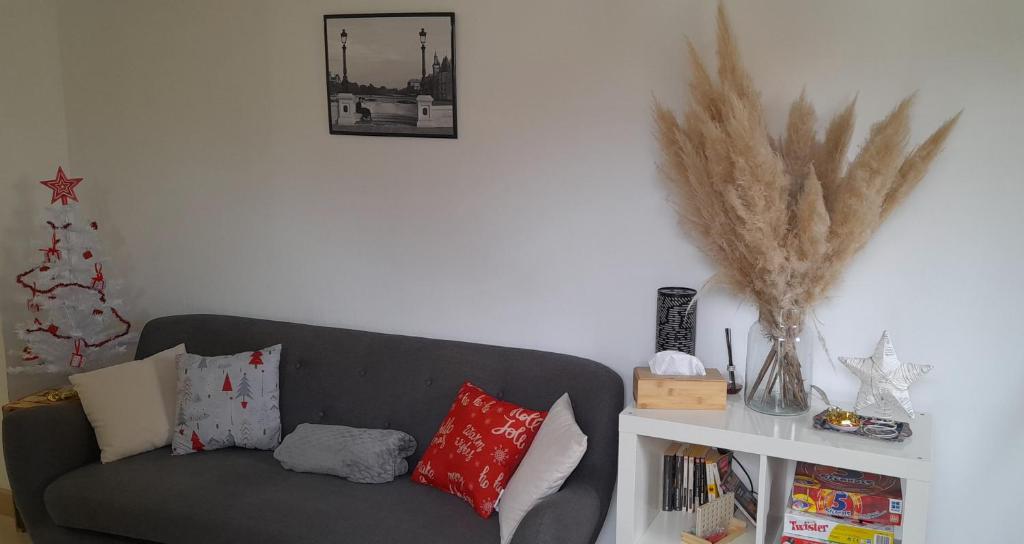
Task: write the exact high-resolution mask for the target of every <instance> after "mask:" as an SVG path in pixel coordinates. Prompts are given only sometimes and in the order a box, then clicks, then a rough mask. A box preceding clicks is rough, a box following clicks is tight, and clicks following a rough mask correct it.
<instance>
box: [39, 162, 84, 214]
mask: <svg viewBox="0 0 1024 544" xmlns="http://www.w3.org/2000/svg"><path fill="white" fill-rule="evenodd" d="M82 179H83V178H69V177H67V176H65V175H64V169H63V168H61V167H60V166H58V167H57V177H55V178H53V179H47V180H43V181H40V182H39V183H42V184H43V185H45V186H46V187H47V188H49V189H50V190H51V191H53V196H52V197H51V198H50V204H53V203H54V202H57V201H58V200H59V201H60V203H61V204H62V205H64V206H67V205H68V199H69V198H70V199H71V200H74V201H75V202H78V195H76V194H75V187H76V186H78V184H79V183H82Z"/></svg>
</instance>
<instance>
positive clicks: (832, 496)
mask: <svg viewBox="0 0 1024 544" xmlns="http://www.w3.org/2000/svg"><path fill="white" fill-rule="evenodd" d="M790 495H791V496H790V501H789V508H788V509H787V511H786V516H785V521H784V522H783V523H784V525H783V533H782V543H783V544H821V543H829V544H894V543H895V542H897V541H898V539H899V537H900V524H901V523H902V522H903V491H902V488H901V486H900V480H899V478H893V477H891V476H882V475H879V474H872V473H870V472H859V471H855V470H845V469H841V468H836V467H829V466H825V465H816V464H812V463H797V466H796V474H794V476H793V490H792V493H791V494H790Z"/></svg>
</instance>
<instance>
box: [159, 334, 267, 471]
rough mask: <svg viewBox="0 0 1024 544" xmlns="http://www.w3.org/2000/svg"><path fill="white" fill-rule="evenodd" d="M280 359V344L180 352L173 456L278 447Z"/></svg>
mask: <svg viewBox="0 0 1024 544" xmlns="http://www.w3.org/2000/svg"><path fill="white" fill-rule="evenodd" d="M280 361H281V346H280V345H276V346H272V347H269V348H265V349H261V350H257V351H246V352H243V353H238V354H235V355H225V356H221V357H203V356H200V355H193V354H188V353H186V354H184V355H179V356H178V414H177V419H176V421H175V431H174V440H173V442H172V444H171V445H172V452H173V453H174V455H183V454H186V453H194V452H197V451H205V450H216V449H220V448H230V447H232V446H238V447H240V448H249V449H257V450H271V449H274V448H276V447H277V445H278V444H279V443H280V442H281V410H280V409H279V408H278V406H279V399H280V389H279V388H278V368H279V366H280Z"/></svg>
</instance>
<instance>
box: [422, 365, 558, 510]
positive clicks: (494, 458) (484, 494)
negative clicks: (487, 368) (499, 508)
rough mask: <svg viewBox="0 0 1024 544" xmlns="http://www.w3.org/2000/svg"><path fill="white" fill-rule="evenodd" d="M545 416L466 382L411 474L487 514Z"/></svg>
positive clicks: (524, 453)
mask: <svg viewBox="0 0 1024 544" xmlns="http://www.w3.org/2000/svg"><path fill="white" fill-rule="evenodd" d="M546 416H547V412H538V411H536V410H529V409H527V408H523V407H522V406H518V405H515V404H512V403H511V402H505V401H501V400H498V399H496V398H494V397H492V396H490V395H488V394H487V393H485V392H484V390H483V389H480V388H479V387H477V386H475V385H473V384H471V383H469V382H466V383H464V384H462V388H460V389H459V394H458V395H456V396H455V402H453V403H452V407H451V410H449V411H448V416H447V417H445V419H444V421H443V422H442V423H441V428H440V429H438V430H437V434H435V435H434V438H433V439H432V440H431V441H430V447H429V448H427V451H426V452H425V453H424V454H423V458H422V459H420V463H419V464H418V465H416V470H415V471H414V472H413V475H412V479H413V480H414V481H416V482H419V483H421V484H426V485H432V486H434V487H436V488H438V489H440V490H441V491H444V492H445V493H451V494H452V495H455V496H456V497H459V498H461V499H462V500H464V501H466V502H468V503H469V504H471V505H472V506H473V509H474V510H476V513H477V514H479V515H480V517H482V518H488V517H490V515H491V512H493V511H494V503H496V502H498V496H499V495H500V494H501V491H502V490H503V489H505V485H506V484H508V481H509V480H510V479H511V478H512V474H513V473H514V472H515V471H516V468H517V467H519V462H520V461H522V460H523V456H524V455H526V450H528V449H529V448H530V444H532V443H533V438H534V437H535V436H536V435H537V431H538V430H539V429H540V424H541V423H542V422H543V421H544V418H545V417H546Z"/></svg>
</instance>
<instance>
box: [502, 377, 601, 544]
mask: <svg viewBox="0 0 1024 544" xmlns="http://www.w3.org/2000/svg"><path fill="white" fill-rule="evenodd" d="M586 452H587V435H585V434H583V431H581V430H580V427H579V425H576V416H575V415H573V412H572V402H571V401H570V400H569V394H568V393H566V394H564V395H562V396H561V398H559V399H558V400H556V401H555V403H554V404H552V405H551V409H550V410H548V416H547V418H546V419H544V423H542V424H541V426H540V430H539V431H537V437H536V438H534V439H533V444H531V445H530V449H529V450H528V451H527V452H526V456H525V457H523V462H522V463H520V465H519V468H518V469H516V472H515V474H514V475H513V476H512V479H511V480H509V482H508V486H507V487H506V488H505V491H504V492H503V493H502V494H501V499H500V501H499V502H498V522H499V524H500V525H501V544H508V543H509V542H510V541H511V540H512V535H514V534H515V532H516V528H517V527H519V522H521V521H523V518H524V517H526V514H527V513H528V512H529V511H530V510H531V509H532V508H533V507H534V505H536V504H537V503H538V502H540V500H541V499H543V498H544V497H547V496H549V495H552V494H554V493H555V492H557V491H558V490H559V488H561V487H562V484H563V483H565V480H566V478H568V477H569V475H570V474H572V471H573V470H575V469H576V465H578V464H579V463H580V459H583V454H584V453H586Z"/></svg>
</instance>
